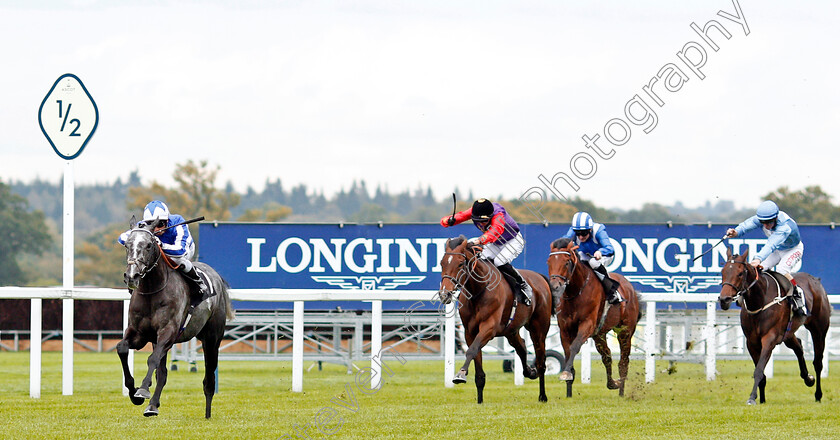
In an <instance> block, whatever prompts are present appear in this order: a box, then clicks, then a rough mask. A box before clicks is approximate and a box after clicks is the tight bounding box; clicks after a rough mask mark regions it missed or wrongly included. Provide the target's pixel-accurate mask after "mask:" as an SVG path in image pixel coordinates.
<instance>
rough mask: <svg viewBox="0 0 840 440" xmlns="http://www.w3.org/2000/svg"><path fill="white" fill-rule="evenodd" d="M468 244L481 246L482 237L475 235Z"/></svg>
mask: <svg viewBox="0 0 840 440" xmlns="http://www.w3.org/2000/svg"><path fill="white" fill-rule="evenodd" d="M467 244H469V245H470V246H481V237H473V238H471V239H469V240H467Z"/></svg>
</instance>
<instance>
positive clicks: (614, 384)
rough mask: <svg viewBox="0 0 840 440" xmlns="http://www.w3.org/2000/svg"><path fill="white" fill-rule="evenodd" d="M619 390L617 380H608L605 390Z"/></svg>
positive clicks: (619, 385)
mask: <svg viewBox="0 0 840 440" xmlns="http://www.w3.org/2000/svg"><path fill="white" fill-rule="evenodd" d="M619 388H621V382H619V381H617V380H608V381H607V389H608V390H617V389H619Z"/></svg>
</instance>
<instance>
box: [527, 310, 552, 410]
mask: <svg viewBox="0 0 840 440" xmlns="http://www.w3.org/2000/svg"><path fill="white" fill-rule="evenodd" d="M528 332H529V333H530V334H531V340H532V341H533V342H534V355H535V356H536V359H535V360H534V366H535V367H536V369H537V376H539V378H540V395H539V397H538V398H537V400H539V401H540V402H548V397H547V396H546V395H545V336H546V334H547V333H548V328H545V329H541V328H537V327H536V326H535V327H532V328H529V329H528Z"/></svg>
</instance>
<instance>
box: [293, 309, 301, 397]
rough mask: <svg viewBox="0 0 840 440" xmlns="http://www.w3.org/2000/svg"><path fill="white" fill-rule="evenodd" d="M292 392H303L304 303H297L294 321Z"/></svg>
mask: <svg viewBox="0 0 840 440" xmlns="http://www.w3.org/2000/svg"><path fill="white" fill-rule="evenodd" d="M292 392H295V393H300V392H303V301H295V308H294V317H293V319H292Z"/></svg>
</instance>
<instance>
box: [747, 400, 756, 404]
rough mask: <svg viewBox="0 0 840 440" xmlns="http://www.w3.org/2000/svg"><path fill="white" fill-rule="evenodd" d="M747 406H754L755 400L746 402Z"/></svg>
mask: <svg viewBox="0 0 840 440" xmlns="http://www.w3.org/2000/svg"><path fill="white" fill-rule="evenodd" d="M747 405H755V399H750V400H747Z"/></svg>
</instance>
